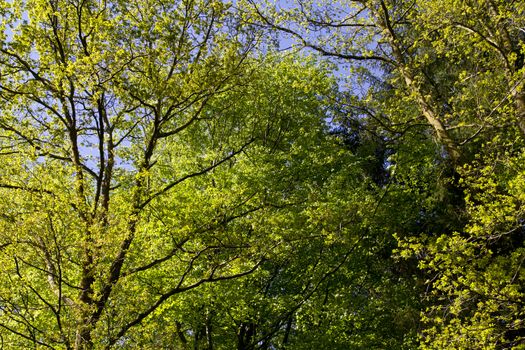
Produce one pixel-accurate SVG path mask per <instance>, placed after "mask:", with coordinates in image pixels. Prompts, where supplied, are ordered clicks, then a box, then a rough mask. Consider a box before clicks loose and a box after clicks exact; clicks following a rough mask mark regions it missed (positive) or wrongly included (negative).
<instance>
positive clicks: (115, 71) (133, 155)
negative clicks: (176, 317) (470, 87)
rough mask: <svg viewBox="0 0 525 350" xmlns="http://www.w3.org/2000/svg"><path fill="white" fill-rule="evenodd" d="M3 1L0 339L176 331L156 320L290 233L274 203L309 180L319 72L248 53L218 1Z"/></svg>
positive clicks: (88, 344)
mask: <svg viewBox="0 0 525 350" xmlns="http://www.w3.org/2000/svg"><path fill="white" fill-rule="evenodd" d="M1 11H2V19H3V23H2V26H3V27H2V39H3V44H2V47H1V49H0V72H1V77H0V90H1V97H2V103H1V108H2V117H1V118H0V133H1V141H0V142H1V148H2V153H1V159H2V169H1V171H0V191H1V192H2V199H1V204H0V205H1V207H2V209H1V211H2V218H1V219H0V225H2V233H1V234H0V247H1V248H0V252H1V261H2V264H3V270H2V278H0V283H1V285H0V308H1V313H0V328H2V332H1V334H2V342H3V344H5V345H6V346H8V347H10V348H24V349H25V348H40V347H45V348H65V349H92V348H97V349H98V348H113V347H118V348H130V347H133V346H136V345H137V344H143V346H155V342H154V340H155V338H156V335H158V334H161V332H163V331H164V330H167V331H168V333H169V332H173V333H172V334H178V335H179V337H180V338H181V339H182V336H181V333H180V332H179V331H177V327H178V324H179V323H178V322H176V321H175V322H170V323H168V324H167V327H168V328H163V326H164V325H165V324H161V323H159V324H154V326H152V324H151V323H149V322H157V321H159V315H161V316H162V314H163V310H164V309H168V308H169V305H170V304H171V303H173V301H174V300H175V297H176V296H177V295H178V294H181V293H184V292H187V291H190V290H192V289H195V288H197V287H200V286H203V285H205V284H208V283H211V282H218V281H228V280H232V279H236V278H241V277H243V276H246V275H249V274H251V273H253V272H254V271H256V270H257V269H258V268H259V267H260V266H261V264H263V263H264V262H265V261H266V260H268V258H269V256H271V254H272V251H273V249H274V248H275V247H278V246H279V245H280V242H281V240H282V236H284V235H286V231H285V232H280V231H279V230H276V229H272V230H273V231H274V232H273V233H272V234H268V232H271V231H269V230H270V228H271V219H269V218H271V217H272V215H278V214H279V212H280V211H282V210H284V209H282V208H287V207H293V206H295V205H296V203H297V202H299V201H301V200H302V199H301V198H302V195H301V194H302V193H303V194H304V193H305V191H307V189H305V188H303V187H302V186H301V184H300V180H301V177H298V176H296V174H297V172H298V171H299V170H300V169H304V168H305V167H306V165H307V164H308V160H307V159H308V158H307V153H306V152H305V149H307V148H308V147H311V141H309V140H316V139H318V138H319V137H320V136H319V135H321V134H322V131H323V130H322V125H323V124H322V119H321V118H322V116H323V114H322V113H323V109H322V103H323V102H322V100H320V99H319V94H322V93H323V91H328V90H329V89H330V88H331V87H330V82H329V80H327V78H326V74H325V73H324V72H323V71H322V70H318V69H315V68H313V67H312V65H311V64H305V65H304V66H301V65H297V64H292V63H291V62H289V61H286V60H284V61H282V62H281V61H280V59H279V58H273V59H272V58H268V60H267V61H262V60H261V59H258V58H256V55H253V54H252V48H253V45H254V44H255V43H256V42H257V40H258V37H257V33H256V32H255V31H253V30H252V29H250V28H248V27H246V26H243V25H241V24H239V23H238V22H236V21H235V20H234V19H233V18H234V15H233V11H234V10H233V9H232V8H231V7H230V6H229V5H227V4H225V3H223V2H220V1H183V2H180V3H173V2H169V1H154V2H141V3H127V2H120V1H116V2H93V1H73V2H71V1H61V0H57V1H50V2H45V1H39V0H35V1H27V2H21V1H13V2H4V3H2V5H1ZM286 72H293V74H292V73H286ZM284 76H286V79H284V78H283V77H284ZM276 81H277V82H279V84H280V85H279V84H276V83H275V82H276ZM265 89H267V90H268V91H266V93H265V94H263V91H265ZM276 89H279V90H276ZM276 91H279V93H276ZM316 135H317V136H316ZM309 145H310V146H309ZM292 156H293V158H292ZM274 254H277V253H274ZM138 325H143V327H144V328H143V329H144V330H147V332H146V331H145V332H142V331H137V329H138V328H139V327H138ZM169 327H171V328H169ZM149 332H150V333H149ZM148 339H149V340H150V341H151V342H149V343H148ZM166 346H168V345H166ZM210 346H211V345H210Z"/></svg>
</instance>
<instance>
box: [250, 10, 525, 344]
mask: <svg viewBox="0 0 525 350" xmlns="http://www.w3.org/2000/svg"><path fill="white" fill-rule="evenodd" d="M294 5H296V6H294ZM294 5H292V6H282V7H281V8H278V9H277V8H276V7H273V6H272V5H266V6H261V5H260V4H257V3H255V2H249V6H248V8H250V9H251V10H252V11H255V13H256V14H257V15H258V16H259V21H258V23H259V24H260V25H263V26H267V27H271V28H273V29H277V30H279V31H281V32H283V33H286V34H288V35H290V36H291V37H293V38H295V40H296V42H297V44H298V46H300V47H303V48H309V49H313V50H315V51H317V52H320V53H321V54H322V55H325V56H328V57H333V58H336V59H339V60H343V61H344V62H346V63H347V65H348V66H350V67H351V69H352V70H351V71H350V74H349V81H350V82H351V83H353V85H351V86H350V87H351V89H352V88H353V89H354V91H355V87H356V86H359V84H361V86H363V87H364V88H363V92H361V93H360V94H357V96H356V94H355V93H354V94H352V91H351V93H349V94H348V95H349V97H347V98H346V99H345V100H344V101H343V103H344V104H343V105H344V107H345V108H344V111H346V113H347V115H346V118H343V119H342V122H340V125H341V126H340V128H341V130H343V131H344V134H345V135H347V136H351V137H350V138H349V139H348V140H349V142H350V143H355V144H357V145H359V143H360V142H361V140H364V139H365V138H364V137H363V136H362V135H363V134H367V135H369V136H367V137H369V138H370V137H372V138H376V139H378V140H382V145H385V146H386V147H387V148H389V152H388V153H390V155H389V156H387V155H386V154H385V153H383V154H384V155H385V156H384V160H385V162H384V163H383V164H385V165H386V166H388V167H389V169H390V177H388V176H387V183H388V184H389V186H390V187H391V191H389V195H388V196H387V197H386V198H390V199H392V200H394V202H393V203H396V202H395V199H396V198H397V199H401V198H403V196H400V194H401V193H406V194H407V195H411V196H413V198H414V201H415V202H414V206H412V208H413V211H412V212H410V211H402V212H401V214H402V215H406V216H404V217H403V218H400V219H401V220H404V224H403V225H402V226H401V227H398V228H397V231H393V232H396V233H397V237H398V239H399V242H400V248H401V249H400V250H399V251H398V253H400V255H402V256H403V257H405V258H408V259H410V260H409V261H408V262H407V263H406V264H407V265H410V264H412V263H415V264H419V267H420V269H421V271H420V272H414V271H413V270H411V269H407V268H406V266H403V263H402V262H401V266H402V268H403V269H404V270H408V272H410V273H413V274H414V275H415V276H416V277H417V280H418V281H419V282H418V283H419V284H421V285H422V284H423V282H425V284H426V285H427V289H426V291H425V290H421V297H422V298H423V299H424V300H425V301H426V303H428V308H427V307H422V312H423V317H422V321H423V331H421V332H420V335H421V347H422V348H427V347H428V348H435V349H443V348H458V349H477V348H483V349H485V348H490V349H492V348H494V349H506V348H519V347H520V346H523V339H524V338H523V326H522V324H523V322H522V320H523V315H522V313H521V311H518V310H522V309H523V307H522V305H523V282H522V280H521V279H520V278H521V277H520V276H521V274H522V269H523V267H522V264H523V260H522V257H523V252H522V249H523V242H524V241H523V230H522V226H523V217H522V216H523V215H522V210H521V208H522V201H521V195H520V194H519V193H521V190H522V186H521V182H522V180H521V179H522V176H523V175H522V174H523V173H522V168H521V166H518V165H517V164H518V163H519V161H518V159H521V157H522V147H523V137H524V135H525V133H524V128H523V110H524V109H523V106H524V104H523V101H522V100H523V84H524V80H523V74H524V63H523V62H524V60H523V56H524V53H525V52H524V39H523V38H524V37H523V11H524V8H523V4H522V3H521V2H516V1H492V0H487V1H485V0H479V1H478V0H476V1H462V2H458V1H448V2H436V1H432V0H428V1H418V0H416V1H411V2H402V1H384V0H378V1H341V2H337V3H332V2H324V3H319V2H313V1H298V2H297V3H295V4H294ZM421 121H425V124H426V125H427V126H429V127H430V128H431V129H429V128H426V127H425V125H422V123H421ZM429 130H431V131H432V133H433V138H434V139H435V140H436V141H437V144H438V147H437V148H436V147H431V146H430V145H429V144H428V141H429V140H430V138H429V136H430V135H429V132H428V131H429ZM370 135H371V136H370ZM354 147H355V146H354ZM440 148H441V149H440ZM386 174H388V173H386ZM396 205H397V203H396ZM409 207H410V206H409ZM396 209H397V208H396ZM392 217H393V216H392ZM386 226H390V225H386ZM394 254H397V253H395V252H394ZM425 275H426V276H425Z"/></svg>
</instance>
